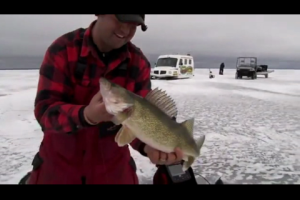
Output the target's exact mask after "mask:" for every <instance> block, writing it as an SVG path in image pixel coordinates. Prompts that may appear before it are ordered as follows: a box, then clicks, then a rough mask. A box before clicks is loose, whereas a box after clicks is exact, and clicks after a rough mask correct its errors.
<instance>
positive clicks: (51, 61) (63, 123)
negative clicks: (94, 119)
mask: <svg viewBox="0 0 300 200" xmlns="http://www.w3.org/2000/svg"><path fill="white" fill-rule="evenodd" d="M67 65H68V62H67V54H66V50H65V48H63V47H59V45H58V44H55V42H54V43H53V44H52V45H51V46H50V47H49V48H48V49H47V52H46V54H45V57H44V60H43V62H42V65H41V68H40V72H39V81H38V88H37V95H36V98H35V108H34V114H35V117H36V119H37V121H38V122H39V124H40V125H41V127H42V130H43V131H51V132H52V133H70V132H75V131H76V130H77V129H78V128H79V127H81V126H83V125H85V123H84V122H83V121H82V119H81V118H82V116H80V115H79V113H81V114H82V115H83V108H84V106H83V105H73V104H69V103H67V102H71V101H70V99H71V98H72V95H73V93H74V91H73V86H72V82H71V79H70V76H69V72H68V70H67Z"/></svg>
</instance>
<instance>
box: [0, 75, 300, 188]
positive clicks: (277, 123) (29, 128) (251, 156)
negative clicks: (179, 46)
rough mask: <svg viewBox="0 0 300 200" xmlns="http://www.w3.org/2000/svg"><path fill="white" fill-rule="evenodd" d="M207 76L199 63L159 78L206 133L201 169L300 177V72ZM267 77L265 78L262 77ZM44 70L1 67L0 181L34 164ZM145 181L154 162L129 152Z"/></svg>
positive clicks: (274, 179) (257, 178)
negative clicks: (179, 75)
mask: <svg viewBox="0 0 300 200" xmlns="http://www.w3.org/2000/svg"><path fill="white" fill-rule="evenodd" d="M212 71H213V73H214V74H215V75H216V78H215V79H208V69H199V70H197V72H196V76H195V77H194V78H192V79H186V80H172V81H165V80H155V81H153V87H156V86H158V87H160V88H163V89H166V90H167V91H168V93H169V94H170V95H171V96H172V97H174V99H175V100H176V102H177V104H178V108H179V118H178V121H180V122H181V121H183V120H185V119H188V118H190V117H195V133H194V135H195V137H199V136H200V135H201V134H205V135H206V142H205V143H204V147H203V149H202V155H201V156H200V157H199V158H198V159H197V161H196V162H195V163H194V165H193V168H194V169H195V171H196V172H197V173H201V174H202V175H204V176H206V177H209V176H212V175H215V174H216V173H217V172H220V173H222V174H223V180H224V181H225V182H227V183H243V184H252V183H267V184H272V183H300V123H299V122H300V103H299V102H300V79H299V77H300V71H292V70H276V71H275V72H274V73H272V74H270V77H269V78H268V79H265V78H258V79H257V80H246V79H244V80H235V79H234V70H228V69H225V75H223V76H219V75H217V70H212ZM262 77H263V76H262ZM37 80H38V71H0V86H1V87H0V183H2V184H3V183H18V181H19V180H20V178H21V177H22V176H23V175H25V174H26V172H27V171H29V170H30V169H31V161H32V158H33V156H34V154H35V153H36V151H37V150H38V147H39V144H40V142H41V138H42V133H41V130H40V127H39V125H38V124H37V122H36V121H35V118H34V115H33V105H34V97H35V93H36V85H37ZM131 152H132V155H133V157H134V158H135V160H136V162H137V166H138V175H139V179H140V183H146V184H151V183H152V176H153V174H154V172H155V166H154V165H153V164H151V163H150V162H149V160H148V159H147V158H144V157H142V156H140V155H139V154H138V153H137V152H135V151H134V150H131Z"/></svg>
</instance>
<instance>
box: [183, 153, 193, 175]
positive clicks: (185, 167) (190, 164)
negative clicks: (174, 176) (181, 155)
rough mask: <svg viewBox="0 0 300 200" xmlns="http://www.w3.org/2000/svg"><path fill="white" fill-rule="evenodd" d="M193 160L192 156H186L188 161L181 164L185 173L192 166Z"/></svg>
mask: <svg viewBox="0 0 300 200" xmlns="http://www.w3.org/2000/svg"><path fill="white" fill-rule="evenodd" d="M194 161H195V158H194V157H192V156H188V160H187V161H185V162H184V163H183V166H182V170H183V171H184V172H185V171H186V170H187V169H188V168H190V166H192V164H193V163H194Z"/></svg>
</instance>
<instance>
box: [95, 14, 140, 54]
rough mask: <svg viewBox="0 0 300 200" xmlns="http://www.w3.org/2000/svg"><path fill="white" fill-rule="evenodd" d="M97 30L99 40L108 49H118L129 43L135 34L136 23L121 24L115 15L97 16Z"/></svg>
mask: <svg viewBox="0 0 300 200" xmlns="http://www.w3.org/2000/svg"><path fill="white" fill-rule="evenodd" d="M97 23H98V26H99V28H98V30H97V31H99V34H101V36H100V38H101V40H102V41H103V42H104V43H105V44H106V45H107V46H109V47H110V48H112V49H118V48H120V47H122V46H123V45H124V44H126V43H127V42H129V41H130V40H131V39H132V38H133V36H134V35H135V32H136V27H137V26H138V25H139V24H137V23H122V22H120V21H119V20H118V19H117V18H116V16H115V15H108V14H107V15H99V16H98V21H97Z"/></svg>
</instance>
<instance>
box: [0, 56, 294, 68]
mask: <svg viewBox="0 0 300 200" xmlns="http://www.w3.org/2000/svg"><path fill="white" fill-rule="evenodd" d="M146 56H147V58H148V60H149V61H150V63H151V66H152V67H153V66H154V63H155V62H156V60H157V58H158V56H159V55H155V54H146ZM193 56H194V59H195V67H196V68H211V69H213V68H219V66H220V64H221V63H222V62H224V63H225V70H226V69H234V68H235V65H236V57H232V58H227V57H216V56H203V55H198V56H195V55H193ZM42 60H43V57H41V56H32V57H29V56H17V57H12V56H2V57H1V56H0V70H34V69H39V68H40V65H41V63H42ZM258 64H266V65H269V69H300V62H299V61H293V60H279V59H270V58H258Z"/></svg>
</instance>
